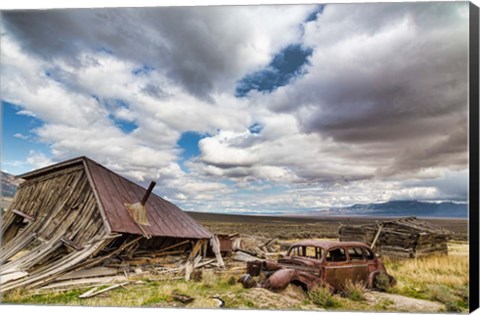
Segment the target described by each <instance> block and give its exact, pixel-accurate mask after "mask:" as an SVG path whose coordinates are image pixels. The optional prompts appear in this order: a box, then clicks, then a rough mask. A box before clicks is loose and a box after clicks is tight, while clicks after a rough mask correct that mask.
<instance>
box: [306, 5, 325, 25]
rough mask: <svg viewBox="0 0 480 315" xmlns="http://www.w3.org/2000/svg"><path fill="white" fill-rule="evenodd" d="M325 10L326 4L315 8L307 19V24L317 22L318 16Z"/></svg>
mask: <svg viewBox="0 0 480 315" xmlns="http://www.w3.org/2000/svg"><path fill="white" fill-rule="evenodd" d="M324 8H325V5H324V4H319V5H318V6H317V7H316V8H315V11H313V12H312V13H310V15H309V16H308V17H307V19H306V20H305V23H308V22H312V21H315V20H316V19H317V14H322V12H323V9H324Z"/></svg>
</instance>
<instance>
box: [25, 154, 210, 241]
mask: <svg viewBox="0 0 480 315" xmlns="http://www.w3.org/2000/svg"><path fill="white" fill-rule="evenodd" d="M78 164H83V165H84V167H85V170H86V173H87V176H88V177H89V181H90V184H91V186H92V189H93V190H94V192H95V195H96V197H97V202H98V203H99V206H100V210H101V211H102V212H103V213H102V215H103V216H104V217H105V218H106V220H107V221H108V224H109V227H108V229H109V230H110V231H112V232H117V233H130V234H139V235H142V234H143V233H142V231H141V230H140V228H139V227H138V225H137V224H136V223H135V221H134V220H133V219H132V217H131V216H130V214H129V213H128V210H127V207H126V206H125V204H126V203H135V202H139V201H140V200H142V197H143V196H144V195H145V192H146V189H145V188H143V187H141V186H139V185H137V184H135V183H134V182H132V181H130V180H128V179H126V178H124V177H122V176H120V175H118V174H116V173H115V172H113V171H111V170H109V169H107V168H106V167H104V166H102V165H100V164H98V163H97V162H95V161H93V160H91V159H89V158H87V157H79V158H76V159H72V160H68V161H65V162H62V163H58V164H55V165H51V166H48V167H45V168H42V169H38V170H35V171H32V172H29V173H25V174H22V175H20V176H18V177H20V178H23V179H26V180H28V179H31V178H34V177H36V176H39V175H43V174H45V173H49V172H55V171H58V170H61V169H66V168H69V167H72V166H76V165H78ZM145 208H146V209H147V218H148V222H149V225H148V226H142V228H143V229H144V230H145V231H146V232H147V233H148V234H149V235H151V236H162V237H174V238H187V239H206V238H211V237H212V234H211V233H210V232H209V231H208V230H206V229H205V228H204V227H203V226H202V225H200V224H199V223H198V222H196V221H195V220H194V219H193V218H192V217H190V216H189V215H188V214H186V213H185V212H183V211H182V210H181V209H180V208H179V207H177V206H176V205H174V204H173V203H171V202H169V201H167V200H165V199H163V198H161V197H159V196H157V195H155V194H153V193H152V194H151V195H150V197H149V198H148V200H147V202H146V204H145Z"/></svg>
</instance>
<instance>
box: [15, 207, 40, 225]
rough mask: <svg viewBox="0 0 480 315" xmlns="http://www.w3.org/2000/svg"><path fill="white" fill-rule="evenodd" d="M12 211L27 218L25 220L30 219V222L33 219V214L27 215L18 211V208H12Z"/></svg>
mask: <svg viewBox="0 0 480 315" xmlns="http://www.w3.org/2000/svg"><path fill="white" fill-rule="evenodd" d="M12 212H13V213H15V214H16V215H19V216H21V217H23V218H25V219H27V220H28V221H30V222H33V221H35V217H34V216H31V215H29V214H26V213H24V212H22V211H20V210H17V209H13V210H12Z"/></svg>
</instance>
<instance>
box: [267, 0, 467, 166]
mask: <svg viewBox="0 0 480 315" xmlns="http://www.w3.org/2000/svg"><path fill="white" fill-rule="evenodd" d="M467 9H468V6H467V4H465V3H422V4H421V3H415V4H413V3H412V4H382V5H377V4H375V5H373V4H372V5H368V4H367V5H364V4H362V5H356V4H352V5H332V6H326V7H325V9H324V11H323V12H322V14H320V15H318V17H317V20H316V21H315V22H311V23H309V24H308V25H307V27H306V32H305V45H311V46H312V47H314V52H313V55H312V57H311V58H310V62H311V64H312V66H311V67H309V68H308V72H309V73H308V75H306V76H305V77H304V78H302V79H300V80H299V82H298V84H295V85H294V86H289V87H285V89H284V90H283V91H281V93H279V94H278V96H277V97H276V99H274V100H273V101H270V105H269V106H270V108H272V109H273V110H275V111H277V112H284V113H293V114H295V115H296V116H297V117H298V119H299V121H300V123H301V128H302V130H303V131H305V132H307V133H318V134H321V135H322V136H324V137H331V138H332V139H334V140H335V141H337V142H339V143H350V144H356V145H361V146H369V145H371V144H375V143H378V144H385V145H386V146H391V149H390V150H387V151H383V152H378V155H377V159H378V160H379V162H380V161H381V160H382V158H390V159H393V164H391V165H389V166H388V167H387V168H383V167H382V168H381V169H382V172H381V173H382V174H383V175H386V174H387V173H388V174H394V173H400V172H401V171H414V170H418V169H419V168H422V167H437V166H453V165H456V166H458V165H463V166H465V165H466V163H467V160H466V152H467V132H466V129H465V127H464V126H466V117H467V110H468V108H467V106H468V100H467V95H468V77H467V73H468V23H467V21H468V19H467V18H466V13H467V12H468V10H467ZM383 153H387V154H386V155H384V154H383ZM387 169H388V170H387Z"/></svg>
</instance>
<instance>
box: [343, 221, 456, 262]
mask: <svg viewBox="0 0 480 315" xmlns="http://www.w3.org/2000/svg"><path fill="white" fill-rule="evenodd" d="M339 235H340V236H339V239H340V240H341V241H359V242H363V243H366V244H368V245H370V246H371V247H372V248H375V250H376V252H377V253H379V254H381V255H382V256H389V257H402V258H414V257H423V256H427V255H431V254H445V255H446V254H448V246H447V241H448V239H449V237H450V235H451V232H450V231H448V230H446V229H444V228H441V227H439V226H436V225H434V224H432V223H429V222H427V221H424V220H418V219H417V218H416V217H407V218H400V219H393V220H385V221H381V222H378V223H377V224H367V225H340V229H339Z"/></svg>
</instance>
